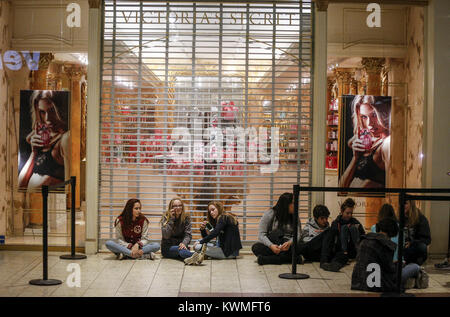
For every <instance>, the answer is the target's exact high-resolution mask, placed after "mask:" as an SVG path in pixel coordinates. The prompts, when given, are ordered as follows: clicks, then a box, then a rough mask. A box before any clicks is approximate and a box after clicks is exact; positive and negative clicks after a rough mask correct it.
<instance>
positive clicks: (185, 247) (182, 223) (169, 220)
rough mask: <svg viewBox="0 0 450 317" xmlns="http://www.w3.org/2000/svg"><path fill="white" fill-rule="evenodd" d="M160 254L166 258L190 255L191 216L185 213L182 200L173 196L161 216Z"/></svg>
mask: <svg viewBox="0 0 450 317" xmlns="http://www.w3.org/2000/svg"><path fill="white" fill-rule="evenodd" d="M161 232H162V240H161V254H162V256H163V257H166V258H173V259H180V260H181V259H186V258H189V257H191V256H192V252H191V251H189V242H191V239H192V224H191V217H189V215H187V214H186V210H185V206H184V203H183V201H182V200H181V199H180V198H178V197H176V198H173V199H172V200H171V201H170V202H169V205H168V207H167V211H166V212H165V213H164V215H163V216H162V218H161Z"/></svg>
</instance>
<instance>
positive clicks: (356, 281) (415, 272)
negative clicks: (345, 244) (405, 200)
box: [351, 218, 428, 292]
mask: <svg viewBox="0 0 450 317" xmlns="http://www.w3.org/2000/svg"><path fill="white" fill-rule="evenodd" d="M376 231H377V232H376V233H374V232H369V233H368V234H367V235H365V236H362V237H361V243H360V245H359V247H358V248H359V250H358V256H357V257H356V264H355V266H354V268H353V273H352V282H351V289H352V290H362V291H372V292H394V291H396V289H397V287H396V280H397V271H396V265H395V264H394V262H393V261H392V258H393V256H394V252H395V248H396V247H397V246H396V244H395V243H394V242H392V241H391V239H390V238H392V237H395V236H396V235H397V234H398V225H397V222H396V221H395V220H394V219H392V218H384V219H382V220H380V221H379V222H378V223H377V224H376ZM377 269H378V270H379V271H378V272H379V273H378V274H376V270H377ZM401 276H402V277H401V278H402V281H401V287H402V289H406V288H411V287H413V286H414V285H415V286H416V287H418V288H426V287H427V286H428V276H427V275H426V273H424V272H423V270H421V268H420V266H419V265H418V264H416V263H410V264H408V265H406V266H405V267H403V269H402V275H401Z"/></svg>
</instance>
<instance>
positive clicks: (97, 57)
mask: <svg viewBox="0 0 450 317" xmlns="http://www.w3.org/2000/svg"><path fill="white" fill-rule="evenodd" d="M101 12H102V11H101V1H100V0H89V42H88V49H89V51H88V57H89V67H88V77H89V81H88V91H89V95H88V103H87V104H88V106H87V127H86V134H87V137H86V175H89V182H86V240H85V241H86V242H85V248H86V254H95V253H97V250H98V193H99V188H98V187H99V186H98V184H99V162H100V158H99V150H98V149H99V147H100V140H99V136H100V81H101V78H100V64H101V49H100V48H101V41H102V36H101V27H102V23H101V21H102V13H101Z"/></svg>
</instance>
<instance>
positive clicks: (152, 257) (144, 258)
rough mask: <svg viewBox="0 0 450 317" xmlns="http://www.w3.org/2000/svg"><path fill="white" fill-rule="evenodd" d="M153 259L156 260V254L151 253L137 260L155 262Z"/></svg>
mask: <svg viewBox="0 0 450 317" xmlns="http://www.w3.org/2000/svg"><path fill="white" fill-rule="evenodd" d="M155 259H156V254H155V253H153V252H150V253H147V254H143V255H142V256H141V257H140V258H138V260H155Z"/></svg>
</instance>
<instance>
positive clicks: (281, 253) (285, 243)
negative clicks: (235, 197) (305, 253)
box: [252, 193, 301, 265]
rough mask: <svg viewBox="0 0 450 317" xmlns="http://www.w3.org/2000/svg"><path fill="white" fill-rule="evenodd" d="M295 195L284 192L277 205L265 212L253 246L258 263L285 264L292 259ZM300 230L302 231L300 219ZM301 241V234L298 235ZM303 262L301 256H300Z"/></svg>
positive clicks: (299, 258)
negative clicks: (256, 240)
mask: <svg viewBox="0 0 450 317" xmlns="http://www.w3.org/2000/svg"><path fill="white" fill-rule="evenodd" d="M293 214H294V195H293V194H292V193H284V194H282V195H281V196H280V197H279V198H278V201H277V203H276V204H275V206H273V207H272V208H270V209H269V210H268V211H266V212H265V213H264V215H263V216H262V218H261V221H260V222H259V228H258V242H257V243H255V244H254V245H253V246H252V251H253V254H255V255H256V256H257V259H258V264H259V265H264V264H283V263H290V262H291V261H292V254H291V244H292V241H293V233H294V225H293V224H294V215H293ZM297 228H298V232H301V224H300V220H299V221H298V226H297ZM297 241H298V243H300V235H298V237H297ZM298 261H300V263H301V257H298Z"/></svg>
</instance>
